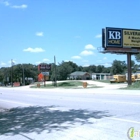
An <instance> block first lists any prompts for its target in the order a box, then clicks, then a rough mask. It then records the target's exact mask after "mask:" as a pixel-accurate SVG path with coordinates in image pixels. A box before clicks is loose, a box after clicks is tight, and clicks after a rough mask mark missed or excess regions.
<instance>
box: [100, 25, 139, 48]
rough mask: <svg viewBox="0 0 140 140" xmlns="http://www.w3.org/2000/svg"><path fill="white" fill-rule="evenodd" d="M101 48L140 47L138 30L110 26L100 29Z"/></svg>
mask: <svg viewBox="0 0 140 140" xmlns="http://www.w3.org/2000/svg"><path fill="white" fill-rule="evenodd" d="M102 46H103V48H140V30H137V29H125V28H111V27H106V28H105V29H102Z"/></svg>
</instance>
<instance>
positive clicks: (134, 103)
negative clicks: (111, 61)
mask: <svg viewBox="0 0 140 140" xmlns="http://www.w3.org/2000/svg"><path fill="white" fill-rule="evenodd" d="M103 102H108V103H109V102H110V103H116V104H117V103H120V104H133V105H140V103H136V102H121V101H109V100H104V101H103Z"/></svg>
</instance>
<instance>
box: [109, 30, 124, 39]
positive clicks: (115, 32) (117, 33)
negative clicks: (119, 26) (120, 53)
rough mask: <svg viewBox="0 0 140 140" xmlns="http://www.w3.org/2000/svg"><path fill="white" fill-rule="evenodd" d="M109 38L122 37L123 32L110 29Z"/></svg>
mask: <svg viewBox="0 0 140 140" xmlns="http://www.w3.org/2000/svg"><path fill="white" fill-rule="evenodd" d="M109 39H121V33H120V32H119V31H109Z"/></svg>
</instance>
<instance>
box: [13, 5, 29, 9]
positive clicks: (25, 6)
mask: <svg viewBox="0 0 140 140" xmlns="http://www.w3.org/2000/svg"><path fill="white" fill-rule="evenodd" d="M11 7H12V8H15V9H25V8H27V7H28V6H27V5H26V4H22V5H13V6H11Z"/></svg>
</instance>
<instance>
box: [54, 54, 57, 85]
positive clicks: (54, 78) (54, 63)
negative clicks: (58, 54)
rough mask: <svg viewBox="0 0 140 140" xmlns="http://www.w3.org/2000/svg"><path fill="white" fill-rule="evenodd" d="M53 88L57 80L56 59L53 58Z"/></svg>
mask: <svg viewBox="0 0 140 140" xmlns="http://www.w3.org/2000/svg"><path fill="white" fill-rule="evenodd" d="M54 86H57V79H56V59H55V56H54Z"/></svg>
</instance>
